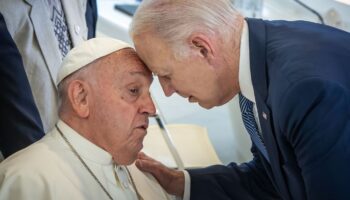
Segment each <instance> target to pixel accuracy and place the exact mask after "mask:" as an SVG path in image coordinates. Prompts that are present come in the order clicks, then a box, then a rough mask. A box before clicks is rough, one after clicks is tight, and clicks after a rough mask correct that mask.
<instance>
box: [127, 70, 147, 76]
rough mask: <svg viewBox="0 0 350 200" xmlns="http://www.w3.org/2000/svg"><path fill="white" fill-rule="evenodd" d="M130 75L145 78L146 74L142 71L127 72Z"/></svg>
mask: <svg viewBox="0 0 350 200" xmlns="http://www.w3.org/2000/svg"><path fill="white" fill-rule="evenodd" d="M129 74H130V75H133V76H134V75H142V76H147V74H146V72H144V71H133V72H129Z"/></svg>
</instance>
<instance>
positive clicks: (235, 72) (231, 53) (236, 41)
mask: <svg viewBox="0 0 350 200" xmlns="http://www.w3.org/2000/svg"><path fill="white" fill-rule="evenodd" d="M243 22H244V19H243V17H241V18H239V19H237V21H236V23H235V25H236V26H235V28H234V29H233V30H232V34H231V38H230V40H229V41H230V42H228V43H227V45H226V46H225V47H224V49H223V51H222V52H224V62H225V66H227V68H226V70H225V73H224V74H223V76H224V77H225V78H224V79H223V80H226V81H224V83H223V84H224V85H226V87H228V88H227V90H228V92H227V96H226V97H225V99H224V101H225V103H226V102H228V101H230V100H231V99H232V98H233V97H234V96H236V94H237V93H239V92H240V87H239V81H238V80H239V77H238V76H239V60H240V45H241V36H242V30H243ZM224 85H223V87H224V88H225V86H224Z"/></svg>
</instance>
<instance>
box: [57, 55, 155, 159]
mask: <svg viewBox="0 0 350 200" xmlns="http://www.w3.org/2000/svg"><path fill="white" fill-rule="evenodd" d="M86 71H87V73H84V76H83V78H82V79H83V80H81V82H79V83H80V84H81V87H82V88H83V89H84V92H85V93H86V99H85V101H86V105H84V106H85V107H84V106H82V105H79V106H80V107H84V108H85V109H88V115H87V116H86V117H82V116H79V113H75V114H73V115H72V116H70V115H65V114H64V115H62V116H61V118H62V120H64V121H68V122H69V121H70V122H73V121H74V123H73V126H72V127H73V128H74V129H75V130H77V132H78V133H80V134H82V135H83V136H84V137H85V138H87V139H88V140H90V141H91V142H93V143H94V144H96V145H97V146H99V147H101V148H102V149H104V150H105V151H107V152H109V153H110V154H111V155H112V157H113V159H114V161H115V162H116V163H117V164H121V165H126V164H131V163H132V162H134V161H135V159H136V156H137V153H138V152H139V151H140V150H141V148H142V142H143V139H144V136H145V135H146V129H145V126H148V117H149V115H151V114H154V113H155V107H154V105H153V102H152V99H151V97H150V93H149V87H150V84H151V83H152V80H153V79H152V74H151V72H150V71H149V70H148V69H147V68H146V67H145V65H144V64H143V62H141V61H140V59H139V58H138V56H137V55H136V53H135V51H134V50H133V49H131V48H128V49H122V50H119V51H117V52H114V53H111V54H109V55H107V56H105V57H102V58H100V59H98V60H97V61H95V62H93V63H91V64H90V66H88V67H87V68H86ZM81 75H82V74H81ZM77 76H78V77H79V74H78V75H77ZM73 78H74V76H73ZM91 79H92V80H94V79H95V81H90V80H91ZM71 84H78V83H77V82H75V81H74V80H72V81H70V83H68V88H67V89H68V90H69V88H70V87H72V85H71ZM134 88H136V89H134ZM134 92H135V94H134ZM80 103H81V102H80ZM80 107H78V109H79V108H80ZM68 124H69V123H68ZM74 126H75V127H74ZM141 126H143V128H142V127H141Z"/></svg>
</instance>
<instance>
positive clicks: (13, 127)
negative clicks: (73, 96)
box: [0, 14, 44, 157]
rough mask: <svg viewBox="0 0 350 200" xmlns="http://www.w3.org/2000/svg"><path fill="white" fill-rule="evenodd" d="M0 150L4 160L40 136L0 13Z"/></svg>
mask: <svg viewBox="0 0 350 200" xmlns="http://www.w3.org/2000/svg"><path fill="white" fill-rule="evenodd" d="M0 38H1V39H0V58H1V61H0V91H1V95H0V110H1V115H0V134H1V135H0V150H1V151H2V153H3V155H4V156H5V157H7V156H9V155H11V154H12V153H14V152H16V151H18V150H20V149H22V148H24V147H26V146H28V145H30V144H31V143H33V142H35V141H37V140H38V139H40V138H41V137H42V136H43V135H44V131H43V128H42V124H41V119H40V116H39V112H38V110H37V108H36V106H35V103H34V99H33V96H32V92H31V89H30V86H29V82H28V80H27V76H26V74H25V71H24V67H23V63H22V59H21V56H20V54H19V51H18V49H17V47H16V45H15V43H14V42H13V40H12V38H11V36H10V34H9V32H8V31H7V28H6V24H5V20H4V18H3V17H2V15H1V14H0Z"/></svg>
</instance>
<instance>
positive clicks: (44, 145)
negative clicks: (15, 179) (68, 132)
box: [0, 133, 59, 176]
mask: <svg viewBox="0 0 350 200" xmlns="http://www.w3.org/2000/svg"><path fill="white" fill-rule="evenodd" d="M58 145H59V144H58V141H56V140H55V139H54V138H53V135H52V134H51V133H48V134H47V135H45V136H44V138H42V139H41V140H39V141H38V142H36V143H34V144H32V145H30V146H28V147H27V148H24V149H22V150H20V151H18V152H16V153H15V154H13V155H11V156H10V157H8V158H7V159H5V160H4V161H3V162H1V163H0V174H1V175H4V174H11V175H15V174H20V175H28V176H31V175H33V174H35V173H38V174H44V173H49V172H48V170H49V168H51V167H52V166H53V165H54V163H55V162H57V160H58V157H59V156H58V152H59V151H58V148H59V147H58ZM51 170H52V169H51Z"/></svg>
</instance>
